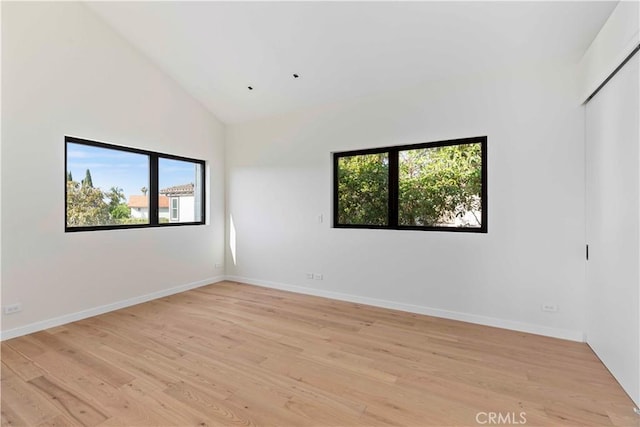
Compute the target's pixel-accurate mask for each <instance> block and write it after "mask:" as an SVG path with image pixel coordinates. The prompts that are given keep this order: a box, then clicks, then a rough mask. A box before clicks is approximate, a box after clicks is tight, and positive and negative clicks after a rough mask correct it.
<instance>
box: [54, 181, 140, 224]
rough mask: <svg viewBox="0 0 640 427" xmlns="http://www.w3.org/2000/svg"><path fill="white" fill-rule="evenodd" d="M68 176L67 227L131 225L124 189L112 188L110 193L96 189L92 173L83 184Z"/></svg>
mask: <svg viewBox="0 0 640 427" xmlns="http://www.w3.org/2000/svg"><path fill="white" fill-rule="evenodd" d="M69 178H70V174H69V175H68V176H67V225H68V226H72V227H74V226H75V227H78V226H80V227H82V226H93V225H114V224H129V223H131V222H130V218H131V210H130V209H129V207H128V206H127V204H126V203H125V195H124V192H123V190H122V188H118V187H111V189H110V190H109V192H108V193H105V192H103V191H102V190H101V189H100V188H94V187H93V182H92V181H91V173H90V172H89V170H88V169H87V174H86V176H85V179H84V180H83V181H82V183H79V182H76V181H73V180H72V179H69Z"/></svg>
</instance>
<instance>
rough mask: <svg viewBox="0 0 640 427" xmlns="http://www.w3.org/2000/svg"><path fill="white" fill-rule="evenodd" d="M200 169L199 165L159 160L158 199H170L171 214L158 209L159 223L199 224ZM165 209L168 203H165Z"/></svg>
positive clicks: (200, 206)
mask: <svg viewBox="0 0 640 427" xmlns="http://www.w3.org/2000/svg"><path fill="white" fill-rule="evenodd" d="M201 177H202V166H201V165H200V164H199V163H195V162H189V161H183V160H174V159H166V158H162V157H161V158H160V159H159V161H158V183H159V188H160V194H159V196H158V197H159V199H163V198H168V199H170V200H171V212H169V211H168V209H166V210H163V209H162V208H160V211H159V217H160V222H161V223H162V222H167V221H166V220H165V218H166V219H168V221H169V222H199V221H201V219H202V192H203V191H202V179H201ZM167 208H168V204H167Z"/></svg>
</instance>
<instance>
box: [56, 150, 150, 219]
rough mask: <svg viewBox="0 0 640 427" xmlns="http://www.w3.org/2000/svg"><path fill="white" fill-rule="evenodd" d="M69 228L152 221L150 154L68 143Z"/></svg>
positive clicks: (67, 214) (67, 216)
mask: <svg viewBox="0 0 640 427" xmlns="http://www.w3.org/2000/svg"><path fill="white" fill-rule="evenodd" d="M66 166H67V167H66V194H67V210H66V224H67V227H92V226H105V225H126V224H148V223H149V197H148V194H147V193H148V188H149V156H148V155H144V154H138V153H131V152H127V151H120V150H112V149H108V148H102V147H95V146H90V145H85V144H76V143H70V142H69V143H67V165H66Z"/></svg>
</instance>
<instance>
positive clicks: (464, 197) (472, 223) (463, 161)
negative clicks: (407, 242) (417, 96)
mask: <svg viewBox="0 0 640 427" xmlns="http://www.w3.org/2000/svg"><path fill="white" fill-rule="evenodd" d="M486 140H487V138H486V137H476V138H465V139H461V140H452V141H441V142H435V143H425V144H414V145H409V146H398V147H385V148H380V149H371V150H361V151H354V152H344V153H335V154H334V167H335V168H336V170H335V180H336V182H335V183H334V204H335V206H334V226H336V227H354V226H355V227H370V228H414V229H426V230H431V229H433V230H437V229H444V230H453V231H465V230H466V231H480V232H486V229H487V227H486Z"/></svg>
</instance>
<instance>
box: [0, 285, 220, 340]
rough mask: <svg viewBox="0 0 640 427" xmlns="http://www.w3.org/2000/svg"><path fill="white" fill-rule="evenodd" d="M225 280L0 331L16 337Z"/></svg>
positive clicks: (5, 336)
mask: <svg viewBox="0 0 640 427" xmlns="http://www.w3.org/2000/svg"><path fill="white" fill-rule="evenodd" d="M224 280H225V277H224V276H216V277H211V278H208V279H204V280H198V281H197V282H191V283H187V284H184V285H180V286H175V287H173V288H169V289H163V290H161V291H157V292H152V293H150V294H146V295H140V296H137V297H133V298H129V299H126V300H122V301H117V302H113V303H111V304H105V305H101V306H99V307H93V308H89V309H87V310H82V311H78V312H76V313H71V314H65V315H63V316H59V317H54V318H52V319H47V320H41V321H39V322H34V323H30V324H28V325H25V326H20V327H18V328H13V329H9V330H6V331H2V332H0V341H4V340H8V339H11V338H16V337H19V336H22V335H27V334H31V333H33V332H38V331H42V330H45V329H49V328H53V327H56V326H60V325H64V324H66V323H71V322H76V321H78V320H82V319H86V318H87V317H93V316H97V315H99V314H104V313H107V312H109V311H114V310H119V309H121V308H125V307H130V306H132V305H136V304H140V303H143V302H147V301H151V300H154V299H158V298H162V297H166V296H169V295H173V294H177V293H180V292H184V291H188V290H190V289H195V288H199V287H202V286H206V285H210V284H213V283H218V282H222V281H224Z"/></svg>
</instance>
